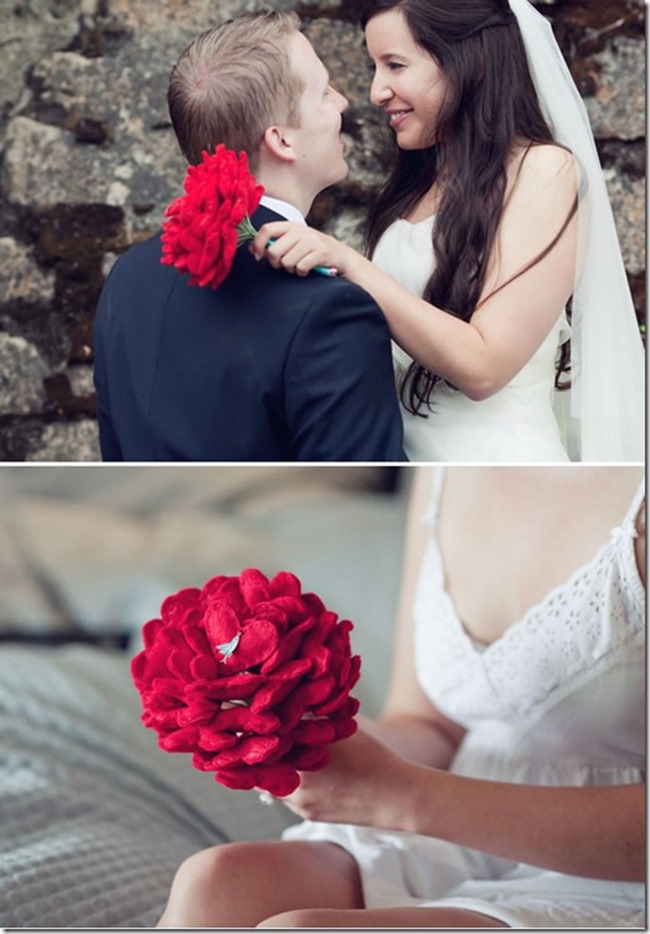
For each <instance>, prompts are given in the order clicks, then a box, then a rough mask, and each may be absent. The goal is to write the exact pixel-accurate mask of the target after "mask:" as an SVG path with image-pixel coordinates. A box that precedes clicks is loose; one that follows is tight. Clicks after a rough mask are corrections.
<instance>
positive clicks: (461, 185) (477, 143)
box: [361, 0, 577, 414]
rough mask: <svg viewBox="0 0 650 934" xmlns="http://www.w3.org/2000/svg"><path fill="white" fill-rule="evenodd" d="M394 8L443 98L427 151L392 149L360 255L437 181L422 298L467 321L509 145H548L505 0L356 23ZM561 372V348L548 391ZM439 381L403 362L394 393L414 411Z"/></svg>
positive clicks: (462, 0)
mask: <svg viewBox="0 0 650 934" xmlns="http://www.w3.org/2000/svg"><path fill="white" fill-rule="evenodd" d="M394 9H399V10H400V11H401V12H402V14H403V15H404V17H405V19H406V22H407V24H408V26H409V28H410V30H411V33H412V34H413V37H414V39H415V41H416V42H417V44H418V45H420V46H421V47H422V48H424V49H425V50H426V51H427V52H428V53H429V54H430V55H432V56H433V57H434V58H435V59H436V61H437V63H438V64H439V66H440V68H441V69H442V70H443V72H444V73H445V77H446V78H447V82H448V86H449V93H448V95H447V98H446V100H445V105H444V108H443V112H442V113H441V116H440V120H439V123H438V125H437V127H436V142H435V144H433V145H432V146H430V147H429V148H426V149H421V150H400V149H399V148H398V147H397V146H396V145H395V150H396V152H395V157H394V166H393V169H392V171H391V173H390V175H389V177H388V179H387V181H386V183H385V185H384V187H383V189H382V191H381V193H380V195H379V198H378V200H377V202H376V204H375V207H374V210H373V212H372V214H371V216H370V221H369V228H368V254H369V255H370V256H372V254H373V252H374V249H375V247H376V246H377V243H378V241H379V238H380V237H381V235H382V233H383V232H384V231H385V230H386V229H387V228H388V227H389V226H390V225H391V224H392V223H393V222H394V221H395V220H397V219H398V218H400V217H404V216H405V215H406V214H408V213H409V211H410V210H412V209H413V208H414V207H415V205H416V204H417V203H418V202H419V201H420V199H421V198H422V197H423V196H424V194H425V193H426V192H427V191H429V189H430V188H431V185H432V183H433V182H435V181H436V180H437V179H441V180H444V184H442V186H441V200H440V204H439V207H438V211H437V216H436V223H435V225H434V231H433V249H434V256H435V264H434V265H435V269H434V272H433V274H432V275H431V278H430V279H429V281H428V283H427V285H426V288H425V290H424V294H423V297H424V298H425V299H426V300H427V301H429V302H430V303H431V304H433V305H436V306H437V307H438V308H442V309H444V310H445V311H447V312H448V313H449V314H452V315H455V316H456V317H458V318H461V319H462V320H464V321H469V319H470V318H471V317H472V314H473V313H474V311H475V309H476V307H477V304H478V301H479V297H480V295H481V291H482V289H483V286H484V282H485V274H486V267H487V261H488V259H489V257H490V254H491V252H492V248H493V245H494V242H495V238H496V233H497V229H498V226H499V222H500V220H501V215H502V213H503V207H504V197H505V191H506V182H507V175H506V167H507V164H508V161H509V158H510V157H511V155H512V151H513V147H514V145H515V143H516V142H518V141H519V142H521V141H525V143H526V144H527V145H528V146H529V147H530V146H532V145H535V144H538V143H549V142H553V137H552V135H551V131H550V129H549V127H548V125H547V123H546V121H545V120H544V117H543V115H542V112H541V109H540V106H539V103H538V100H537V94H536V92H535V87H534V85H533V82H532V79H531V76H530V72H529V70H528V64H527V60H526V52H525V49H524V45H523V41H522V38H521V34H520V32H519V27H518V25H517V21H516V19H515V17H514V15H513V13H512V12H511V10H510V7H509V4H508V0H368V2H366V4H365V7H364V9H363V12H362V16H361V23H362V26H363V27H364V28H365V27H366V25H367V23H368V22H369V21H370V20H371V19H372V18H373V17H374V16H376V15H377V14H378V13H383V12H385V11H387V10H394ZM576 210H577V201H576V204H574V206H573V209H572V211H571V213H570V214H569V216H568V217H567V218H566V221H565V223H564V225H563V226H562V229H561V230H560V231H559V232H558V234H557V236H556V237H555V238H554V239H553V241H552V242H551V243H549V244H548V246H547V247H546V249H545V250H544V251H543V253H542V254H540V256H538V257H536V258H535V259H534V260H533V261H532V262H531V263H530V264H529V266H528V267H526V268H530V266H531V265H533V264H534V263H536V262H539V260H540V259H541V258H542V257H543V256H545V255H547V253H548V252H549V251H550V250H551V249H552V248H553V246H554V245H555V244H556V243H557V241H558V240H559V239H560V237H561V235H562V233H563V232H564V230H565V229H566V227H567V225H568V224H569V221H570V220H571V218H572V217H573V215H574V213H575V211H576ZM523 271H524V270H522V271H521V272H523ZM521 272H520V273H518V274H517V275H521ZM500 287H501V288H502V287H503V286H500ZM567 369H568V347H567V345H564V347H563V353H562V356H561V359H560V361H559V363H558V374H557V377H556V384H557V385H559V379H560V376H561V373H562V372H566V370H567ZM439 378H440V377H438V376H437V375H436V374H435V373H430V372H429V371H428V370H426V369H425V368H424V367H422V366H420V364H418V363H413V364H412V365H411V366H410V368H409V370H408V371H407V373H406V374H405V376H404V378H403V381H402V385H401V386H400V392H401V396H402V401H403V403H404V405H405V406H406V408H407V409H409V410H410V411H411V412H415V413H420V414H423V413H421V409H422V408H423V407H424V406H429V404H430V399H431V393H432V390H433V388H434V386H435V384H436V382H437V380H438V379H439Z"/></svg>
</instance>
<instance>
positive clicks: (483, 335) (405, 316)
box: [253, 146, 577, 400]
mask: <svg viewBox="0 0 650 934" xmlns="http://www.w3.org/2000/svg"><path fill="white" fill-rule="evenodd" d="M575 194H576V178H575V167H574V162H573V158H572V157H571V155H570V154H569V153H567V152H565V151H564V150H562V149H559V148H558V147H555V146H540V147H536V148H533V149H532V150H531V151H530V152H529V154H528V156H527V158H526V159H525V160H524V162H523V164H522V167H521V172H520V173H519V177H518V179H517V182H516V184H515V185H514V187H513V189H512V192H511V194H510V197H509V199H508V202H507V204H506V207H505V209H504V214H503V217H502V221H501V225H500V228H499V231H498V235H497V243H496V246H495V250H494V252H493V255H492V257H491V260H490V264H489V268H488V273H487V277H486V283H485V288H484V290H483V297H482V299H481V301H480V302H479V306H478V307H477V309H476V311H475V312H474V314H473V316H472V319H471V321H470V322H464V321H461V320H459V319H457V318H455V317H453V315H450V314H447V313H446V312H444V311H443V310H441V309H439V308H436V307H435V306H433V305H431V304H429V303H428V302H426V301H424V300H423V299H421V298H419V297H417V296H414V295H413V294H412V293H410V292H409V291H408V290H407V289H405V288H403V287H402V286H401V285H399V284H398V283H397V282H396V281H395V280H394V279H393V278H392V277H391V276H389V275H387V274H386V273H384V272H383V271H382V270H380V269H378V268H377V266H375V265H374V264H373V263H372V262H371V261H370V260H368V259H366V258H365V257H363V256H361V255H360V254H359V253H358V252H357V251H356V250H354V249H352V248H351V247H349V246H346V245H345V244H342V243H339V242H338V241H336V240H334V239H333V238H332V237H328V236H327V235H325V234H322V233H319V232H318V231H314V230H311V229H310V228H300V227H297V226H296V225H287V224H284V223H277V224H267V225H265V226H264V227H263V228H262V230H261V231H260V234H259V235H258V237H256V239H255V242H254V246H253V249H254V252H255V254H256V256H258V258H259V257H261V256H262V255H264V253H265V252H266V254H267V255H268V258H269V261H270V262H271V263H272V264H273V265H274V266H283V267H284V268H285V269H287V270H288V271H290V272H296V273H298V274H303V275H304V274H306V273H307V272H308V271H309V270H310V269H312V268H313V267H314V266H316V265H330V266H336V267H337V268H338V269H339V272H340V273H341V274H342V275H345V276H346V277H347V278H349V279H350V280H351V281H352V282H355V283H356V284H357V285H360V286H361V287H362V288H364V289H365V290H366V291H367V292H369V293H370V294H371V295H372V296H373V298H374V299H375V301H376V302H377V303H378V305H379V306H380V307H381V309H382V310H383V312H384V314H385V316H386V319H387V320H388V324H389V327H390V330H391V334H392V336H393V338H394V339H395V341H396V342H397V343H398V344H399V345H400V346H401V347H403V348H404V350H406V351H407V353H409V354H410V355H411V356H412V357H413V358H414V359H415V360H417V361H418V362H419V363H420V364H422V365H423V366H424V367H426V368H427V369H428V370H430V371H431V372H434V373H436V374H438V375H439V376H441V377H443V378H444V379H446V380H448V381H449V382H450V383H452V384H453V385H454V386H456V387H458V388H459V389H460V390H462V391H463V392H464V393H465V394H466V395H467V396H469V398H471V399H475V400H480V399H485V398H487V397H489V396H491V395H492V394H493V393H495V392H497V391H498V390H499V389H501V388H503V386H505V385H506V384H507V383H508V382H510V380H511V379H512V378H513V377H514V376H515V375H516V374H517V373H518V372H519V370H521V368H522V367H523V366H524V365H525V363H527V361H528V360H529V359H530V358H531V356H532V355H533V354H534V353H535V351H536V350H537V348H538V347H539V346H540V345H541V343H542V342H543V341H544V339H545V338H546V337H547V335H548V334H549V333H550V331H551V329H552V327H553V325H554V323H555V322H556V321H557V318H558V315H559V314H560V311H561V309H562V308H563V307H564V306H565V304H566V302H567V300H568V298H569V296H570V294H571V292H572V289H573V280H574V271H575V255H576V235H577V234H576V231H577V221H576V218H575V217H574V219H573V220H572V221H571V223H570V224H569V226H568V227H567V229H566V230H565V231H564V233H563V235H562V236H561V238H560V240H559V241H558V243H557V244H556V245H555V246H554V248H553V249H552V250H551V251H550V253H549V254H548V255H547V256H545V257H544V258H543V259H542V260H540V261H539V262H537V263H536V264H535V265H534V266H532V268H530V269H528V270H527V271H526V272H524V273H522V275H520V276H518V277H517V278H515V279H514V280H513V281H511V282H508V280H509V279H510V278H511V277H512V276H513V275H515V274H516V273H517V272H518V271H519V270H520V269H522V268H525V267H526V265H527V264H528V263H529V262H530V261H531V260H533V259H534V258H535V257H536V256H538V255H539V254H540V253H542V252H543V251H544V250H545V249H546V247H547V246H548V244H549V243H551V242H552V241H553V240H554V238H555V237H556V236H557V234H558V232H559V231H560V230H561V228H562V225H563V223H564V221H565V220H566V218H567V216H568V215H569V214H570V211H571V207H572V205H573V203H574V201H575ZM271 238H277V239H276V242H275V243H274V244H273V245H272V246H271V247H269V248H268V250H266V244H267V243H268V241H269V239H271ZM504 282H506V283H507V284H506V285H505V286H504V287H503V288H501V289H499V290H498V291H495V289H497V288H498V287H499V285H500V284H502V283H504Z"/></svg>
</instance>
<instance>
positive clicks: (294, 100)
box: [167, 10, 304, 170]
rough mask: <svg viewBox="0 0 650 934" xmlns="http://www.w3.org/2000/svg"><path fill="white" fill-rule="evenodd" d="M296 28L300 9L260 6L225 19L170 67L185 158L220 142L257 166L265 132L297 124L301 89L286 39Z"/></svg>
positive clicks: (194, 159) (172, 104) (172, 105)
mask: <svg viewBox="0 0 650 934" xmlns="http://www.w3.org/2000/svg"><path fill="white" fill-rule="evenodd" d="M299 29H300V19H299V18H298V16H297V15H296V14H295V13H293V12H291V11H283V10H261V11H258V12H255V13H246V14H244V15H243V16H239V17H237V18H236V19H232V20H227V21H226V22H223V23H220V24H219V25H218V26H215V27H214V28H212V29H208V30H207V31H206V32H204V33H202V34H201V35H200V36H197V38H196V39H194V40H193V41H192V42H191V43H190V44H189V45H188V46H187V48H186V49H185V50H184V51H183V52H182V54H181V56H180V58H179V59H178V62H177V63H176V65H174V68H173V69H172V73H171V77H170V82H169V89H168V93H167V102H168V105H169V113H170V116H171V120H172V125H173V127H174V131H175V133H176V136H177V138H178V142H179V145H180V147H181V150H182V151H183V153H184V155H185V157H186V158H187V160H188V162H190V163H193V164H196V163H198V162H200V161H201V153H202V151H203V150H204V149H207V150H208V151H209V152H212V151H213V150H214V149H215V147H216V146H217V145H218V144H219V143H223V144H224V145H225V146H226V147H227V148H228V149H233V150H235V152H239V151H241V150H244V151H245V152H246V153H247V155H248V157H249V162H250V164H251V168H252V169H253V170H255V165H256V162H257V155H258V152H259V147H260V144H261V141H262V137H263V135H264V131H265V130H266V129H267V128H268V127H269V126H272V125H273V124H274V123H288V124H295V123H296V121H297V113H298V105H299V100H300V96H301V94H302V91H303V89H304V87H303V83H302V81H301V80H300V79H299V78H298V77H297V76H296V75H294V71H293V68H292V66H291V60H290V56H289V48H288V39H289V37H290V36H291V34H292V33H294V32H297V31H298V30H299Z"/></svg>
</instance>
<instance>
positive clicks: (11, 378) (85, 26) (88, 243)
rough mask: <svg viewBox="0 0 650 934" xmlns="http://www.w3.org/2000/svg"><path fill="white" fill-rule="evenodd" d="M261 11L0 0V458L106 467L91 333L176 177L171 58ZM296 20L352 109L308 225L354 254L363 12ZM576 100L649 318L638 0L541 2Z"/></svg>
mask: <svg viewBox="0 0 650 934" xmlns="http://www.w3.org/2000/svg"><path fill="white" fill-rule="evenodd" d="M264 5H265V4H264V2H263V0H260V2H257V0H185V2H182V0H0V460H3V461H59V462H60V461H94V460H98V459H99V447H98V442H97V426H96V421H95V416H94V395H93V386H92V365H93V348H92V321H93V314H94V309H95V305H96V302H97V298H98V294H99V291H100V288H101V285H102V282H103V279H104V277H105V275H106V273H107V271H108V269H110V266H111V264H112V262H114V260H115V257H116V256H117V255H118V254H119V253H120V252H121V251H123V250H124V249H125V248H127V247H128V246H129V245H131V244H133V243H136V242H137V241H139V240H141V239H143V238H146V237H148V236H150V235H151V234H152V233H154V232H155V231H156V230H157V229H158V227H159V225H160V221H161V217H162V211H163V209H164V207H165V205H166V204H167V203H168V202H169V201H170V200H171V199H172V198H173V197H176V196H177V195H178V194H179V193H180V190H181V186H182V179H183V175H184V171H185V165H184V161H183V159H182V157H181V156H180V153H179V152H178V151H177V147H176V143H175V139H174V135H173V131H172V130H171V127H170V124H169V119H168V114H167V108H166V99H165V95H166V88H167V79H168V75H169V71H170V68H171V66H172V64H173V62H174V61H175V59H176V57H177V55H178V53H179V52H180V50H181V49H182V48H183V47H184V46H185V44H186V43H187V42H188V41H189V40H190V39H191V38H192V37H193V36H194V35H196V34H197V33H198V32H200V31H201V30H203V29H205V28H207V27H209V26H210V25H212V24H213V23H214V22H215V21H216V20H217V19H221V18H225V17H228V16H232V15H237V14H238V13H241V12H244V11H248V10H252V9H256V8H258V7H261V6H264ZM271 5H274V6H275V7H278V8H280V7H282V8H291V9H295V10H296V11H297V12H298V13H299V14H300V15H301V16H302V18H303V22H304V24H305V31H306V33H307V35H308V37H309V38H310V39H311V41H312V42H313V44H314V46H315V47H316V50H317V51H318V53H319V54H320V55H321V57H322V58H323V60H324V61H325V62H326V64H327V67H328V68H329V70H330V73H331V75H332V83H333V84H334V85H335V86H336V87H337V88H338V89H339V90H340V91H342V92H343V93H344V94H345V95H346V96H347V97H348V99H349V100H350V108H349V110H348V112H347V114H346V117H345V124H344V130H345V132H346V133H347V134H348V136H349V138H350V142H351V143H352V146H351V172H350V175H349V176H348V178H347V179H346V180H345V182H344V183H342V184H341V185H339V186H337V187H336V188H334V189H331V190H330V191H328V192H326V193H325V194H323V195H321V196H320V197H319V198H318V200H317V202H316V203H315V205H314V208H313V210H312V213H311V215H310V217H309V220H310V222H311V223H312V224H315V225H316V226H319V227H322V228H323V229H327V230H328V231H330V232H332V233H334V234H336V235H338V236H340V237H343V238H345V239H347V240H348V241H349V242H351V243H353V244H354V245H357V246H358V245H360V244H361V230H362V227H363V221H364V217H365V209H366V207H367V204H368V201H369V197H370V195H371V194H372V191H373V189H374V188H375V186H376V185H377V183H378V181H379V179H380V178H381V176H382V172H383V168H384V165H383V161H384V156H383V153H384V146H385V139H386V136H385V134H386V133H387V132H388V131H387V130H386V128H385V126H384V121H383V119H382V118H381V117H380V116H379V115H378V114H377V113H376V112H375V110H374V108H372V107H371V106H370V105H369V103H368V102H367V88H368V76H369V71H368V64H367V58H366V54H365V51H364V48H363V41H362V35H361V31H360V30H359V28H358V27H357V26H356V17H357V11H358V6H359V4H358V3H357V2H355V0H315V2H312V3H310V2H301V0H272V2H271ZM537 5H538V7H539V8H540V10H541V11H542V12H543V13H544V15H546V16H548V17H549V19H550V20H551V21H552V23H553V27H554V30H555V33H556V36H557V37H558V41H559V42H560V45H561V47H562V50H563V52H564V54H565V56H566V58H567V60H568V62H569V64H570V67H571V70H572V72H573V75H574V78H575V80H576V82H577V84H578V87H579V89H580V91H581V94H582V95H583V97H584V99H585V102H586V105H587V108H588V111H589V115H590V119H591V121H592V126H593V129H594V135H595V136H596V140H597V144H598V148H599V152H600V155H601V161H602V164H603V169H604V172H605V176H606V179H607V183H608V187H609V191H610V195H611V199H612V202H613V206H614V213H615V217H616V222H617V227H618V231H619V236H620V240H621V244H622V248H623V254H624V258H625V265H626V268H627V271H628V275H629V279H630V283H631V286H632V292H633V295H634V299H635V305H636V308H637V314H638V317H639V321H640V323H642V321H643V320H644V319H643V315H644V309H645V70H646V50H645V5H644V0H545V2H544V0H537Z"/></svg>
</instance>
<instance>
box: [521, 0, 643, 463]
mask: <svg viewBox="0 0 650 934" xmlns="http://www.w3.org/2000/svg"><path fill="white" fill-rule="evenodd" d="M509 3H510V8H511V10H512V12H513V14H514V15H515V17H516V19H517V22H518V24H519V29H520V32H521V35H522V37H523V40H524V45H525V48H526V55H527V58H528V65H529V69H530V73H531V76H532V79H533V83H534V85H535V88H536V90H537V96H538V98H539V102H540V105H541V108H542V112H543V114H544V117H545V118H546V121H547V123H548V124H549V127H550V129H551V132H552V134H553V137H554V139H555V140H556V141H557V142H559V143H562V144H563V145H565V146H566V147H567V148H569V149H570V150H571V152H572V153H573V154H574V156H575V158H576V160H577V162H578V165H579V169H580V173H581V178H580V206H579V215H578V218H579V220H578V223H579V255H578V268H577V274H576V281H575V288H574V293H573V318H572V341H571V354H572V367H571V383H572V386H571V391H570V406H569V405H568V404H567V405H564V406H563V405H562V403H563V402H568V401H569V400H568V399H567V398H566V397H568V396H569V393H557V394H556V395H557V396H558V397H559V399H558V401H559V402H560V408H564V409H565V418H566V424H565V426H564V427H565V434H566V439H567V444H568V447H569V452H570V456H571V457H572V459H574V460H582V461H610V462H620V461H638V462H643V461H644V459H645V360H644V352H643V344H642V341H641V337H640V334H639V328H638V324H637V320H636V315H635V311H634V306H633V304H632V297H631V294H630V289H629V285H628V281H627V277H626V274H625V268H624V265H623V259H622V256H621V251H620V247H619V242H618V237H617V233H616V227H615V224H614V217H613V214H612V209H611V205H610V202H609V197H608V193H607V187H606V184H605V178H604V175H603V172H602V168H601V165H600V160H599V158H598V152H597V150H596V144H595V142H594V138H593V134H592V131H591V126H590V123H589V118H588V115H587V110H586V108H585V106H584V103H583V101H582V99H581V97H580V95H579V93H578V90H577V88H576V86H575V84H574V82H573V79H572V77H571V73H570V71H569V69H568V67H567V65H566V62H565V61H564V58H563V57H562V53H561V51H560V49H559V46H558V44H557V42H556V40H555V37H554V35H553V31H552V29H551V26H550V23H549V22H548V21H547V20H546V19H545V18H544V17H543V16H542V15H541V14H540V13H539V12H538V11H537V10H536V9H535V8H534V7H533V6H532V4H531V3H530V2H529V0H509ZM563 396H564V397H565V398H564V399H562V397H563ZM567 409H568V410H569V411H566V410H567Z"/></svg>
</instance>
